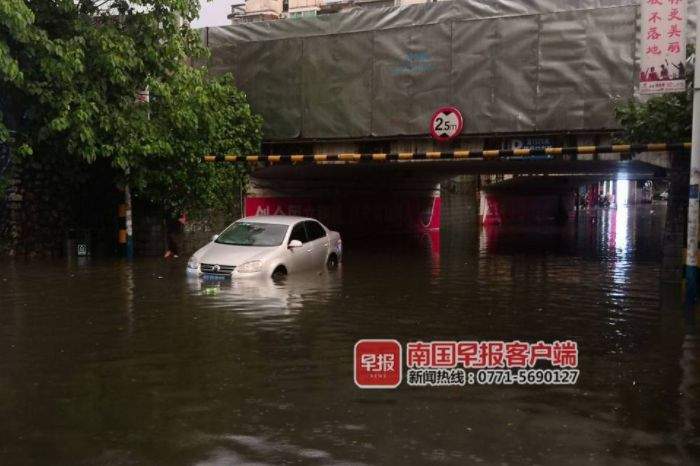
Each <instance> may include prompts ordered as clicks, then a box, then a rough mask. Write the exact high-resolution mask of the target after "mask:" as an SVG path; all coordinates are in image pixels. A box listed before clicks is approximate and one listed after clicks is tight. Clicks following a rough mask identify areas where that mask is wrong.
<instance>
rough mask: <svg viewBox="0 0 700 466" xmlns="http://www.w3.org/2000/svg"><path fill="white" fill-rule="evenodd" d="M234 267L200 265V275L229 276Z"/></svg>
mask: <svg viewBox="0 0 700 466" xmlns="http://www.w3.org/2000/svg"><path fill="white" fill-rule="evenodd" d="M235 268H236V267H235V266H233V265H221V264H202V265H201V270H202V273H207V274H212V275H227V276H230V275H231V273H232V272H233V269H235Z"/></svg>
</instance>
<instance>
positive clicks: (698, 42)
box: [685, 5, 700, 333]
mask: <svg viewBox="0 0 700 466" xmlns="http://www.w3.org/2000/svg"><path fill="white" fill-rule="evenodd" d="M697 8H699V9H700V5H698V6H697ZM698 52H700V33H696V34H695V75H694V77H693V130H692V140H691V143H692V146H691V149H690V186H689V189H688V243H687V249H686V257H685V280H686V299H685V301H686V302H685V318H686V323H687V324H688V331H689V332H690V333H694V331H695V305H696V303H697V300H698V259H697V257H698V239H700V238H699V237H698V220H700V202H699V201H700V199H698V186H699V185H700V60H698Z"/></svg>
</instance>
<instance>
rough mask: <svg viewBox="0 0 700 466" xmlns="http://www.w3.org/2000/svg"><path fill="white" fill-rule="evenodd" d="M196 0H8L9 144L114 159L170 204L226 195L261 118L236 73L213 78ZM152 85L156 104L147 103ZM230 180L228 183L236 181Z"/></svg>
mask: <svg viewBox="0 0 700 466" xmlns="http://www.w3.org/2000/svg"><path fill="white" fill-rule="evenodd" d="M198 8H199V2H198V1H197V0H136V1H126V0H34V1H31V2H29V1H25V0H2V1H0V112H2V113H1V119H0V142H6V143H8V144H9V145H10V146H11V148H12V149H13V151H14V153H15V154H17V156H18V157H19V158H20V160H19V162H20V163H23V162H30V163H31V162H34V161H40V162H41V163H49V164H50V163H51V160H54V159H57V158H60V159H61V163H63V164H65V162H66V160H68V161H69V162H70V163H75V164H80V163H83V164H84V163H92V162H95V161H97V160H100V159H102V160H106V161H108V162H109V164H110V165H111V166H112V167H113V170H114V178H115V179H114V181H115V183H129V184H130V186H131V187H132V192H133V193H134V195H135V196H137V197H141V198H143V199H146V200H148V201H150V202H152V203H155V204H157V205H160V206H162V207H164V208H166V209H174V210H182V209H196V208H200V207H207V206H216V205H217V203H218V204H221V203H225V202H227V199H226V197H224V198H222V197H221V196H220V195H217V194H219V193H222V192H232V191H233V190H232V189H230V188H232V187H233V186H234V185H235V184H236V183H238V182H240V180H241V175H242V174H241V173H240V172H239V170H238V169H236V168H234V167H228V168H225V169H221V167H217V168H214V167H212V166H204V165H203V164H202V163H200V160H201V156H202V155H204V154H207V153H215V152H223V151H234V152H238V153H248V152H254V151H256V150H257V149H258V146H259V142H260V137H261V132H260V119H259V118H258V117H257V116H255V115H254V114H253V113H252V112H251V110H250V108H249V106H248V104H247V103H246V99H245V96H244V95H243V94H242V93H241V92H240V91H238V90H237V89H236V88H235V86H234V85H233V81H232V79H231V77H230V76H223V77H216V78H215V77H211V76H209V73H208V71H207V69H206V67H205V66H201V65H195V64H194V63H199V62H203V61H204V60H203V59H204V58H206V50H205V48H204V47H203V46H202V45H201V40H200V34H199V32H198V31H195V30H192V29H190V28H189V26H188V23H189V21H191V20H192V19H193V18H194V17H195V16H196V14H197V11H198ZM145 89H148V90H149V91H150V94H151V101H150V103H148V104H145V103H139V102H138V101H137V95H138V93H139V91H142V90H145ZM227 189H228V190H227Z"/></svg>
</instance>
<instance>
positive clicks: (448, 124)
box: [430, 107, 464, 142]
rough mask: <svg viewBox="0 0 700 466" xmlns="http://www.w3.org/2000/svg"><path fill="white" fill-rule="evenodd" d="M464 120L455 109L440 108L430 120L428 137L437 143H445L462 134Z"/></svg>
mask: <svg viewBox="0 0 700 466" xmlns="http://www.w3.org/2000/svg"><path fill="white" fill-rule="evenodd" d="M463 127H464V120H463V119H462V114H461V113H460V111H459V110H458V109H457V108H456V107H442V108H439V109H437V110H436V111H435V113H433V117H432V118H431V119H430V135H431V136H432V137H433V139H435V140H436V141H439V142H447V141H451V140H452V139H454V138H456V137H457V136H459V135H460V133H461V132H462V128H463Z"/></svg>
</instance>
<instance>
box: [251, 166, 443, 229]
mask: <svg viewBox="0 0 700 466" xmlns="http://www.w3.org/2000/svg"><path fill="white" fill-rule="evenodd" d="M290 168H292V169H294V168H295V167H290ZM329 168H330V167H329ZM296 169H297V170H301V171H304V169H303V168H300V167H299V168H296ZM304 172H305V173H300V174H297V175H296V176H295V175H294V174H290V173H285V172H282V173H275V174H273V176H270V175H269V174H268V175H267V176H266V175H265V174H263V175H262V176H260V175H258V176H256V175H254V176H252V177H251V182H250V186H249V189H248V193H247V196H246V198H245V215H246V216H251V215H301V216H305V217H313V218H317V219H319V220H320V221H321V222H323V223H324V224H326V225H327V226H328V227H329V228H332V229H334V230H338V231H342V232H343V234H344V235H347V236H356V237H361V236H369V235H373V234H391V233H425V232H431V231H438V230H439V229H440V224H441V218H440V213H441V196H440V185H439V179H438V178H437V177H435V176H434V175H427V176H425V175H422V176H416V174H415V173H413V172H404V171H391V172H386V173H384V172H382V173H364V174H363V175H361V176H359V174H358V173H356V170H352V169H351V170H348V169H346V170H344V171H341V170H333V169H331V170H323V171H319V172H316V171H312V172H308V171H304Z"/></svg>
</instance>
